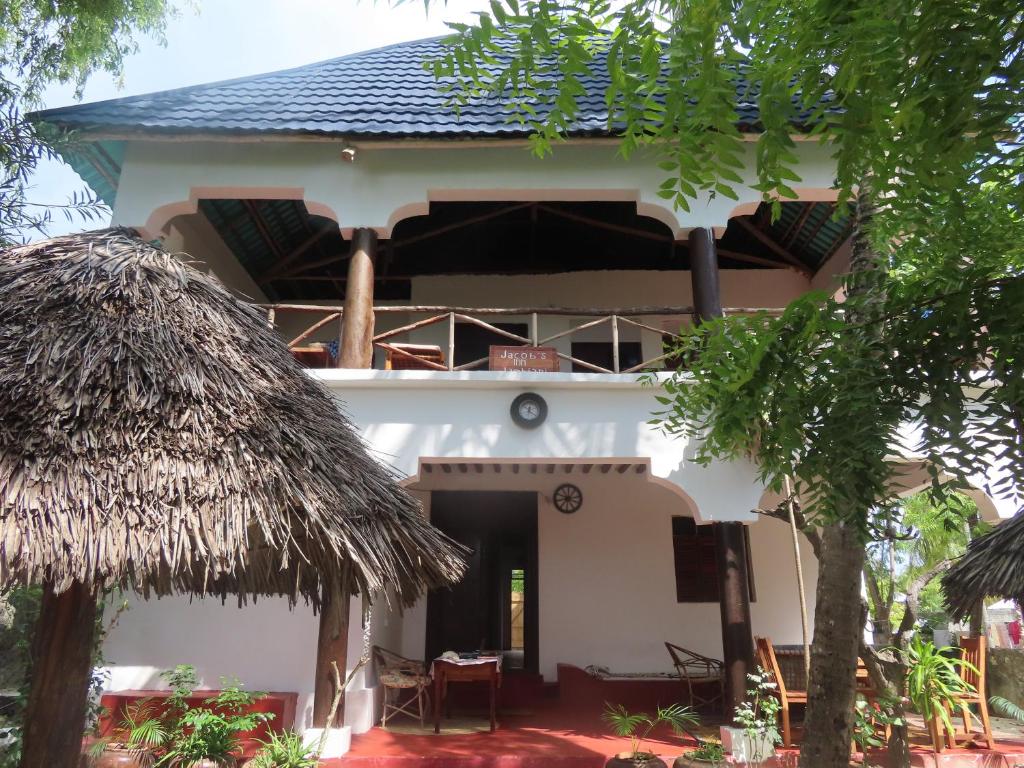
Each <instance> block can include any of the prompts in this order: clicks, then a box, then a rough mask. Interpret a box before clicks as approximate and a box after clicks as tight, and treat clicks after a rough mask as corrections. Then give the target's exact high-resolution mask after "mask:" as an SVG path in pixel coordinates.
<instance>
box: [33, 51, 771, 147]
mask: <svg viewBox="0 0 1024 768" xmlns="http://www.w3.org/2000/svg"><path fill="white" fill-rule="evenodd" d="M441 51H442V45H441V38H432V39H428V40H417V41H414V42H409V43H400V44H398V45H392V46H389V47H387V48H379V49H377V50H373V51H366V52H363V53H356V54H352V55H350V56H342V57H341V58H337V59H330V60H328V61H322V62H318V63H316V64H308V65H306V66H303V67H298V68H296V69H289V70H284V71H280V72H270V73H268V74H263V75H254V76H252V77H244V78H240V79H236V80H226V81H222V82H218V83H208V84H204V85H195V86H190V87H187V88H178V89H175V90H171V91H161V92H158V93H151V94H146V95H142V96H130V97H127V98H121V99H113V100H110V101H101V102H95V103H92V104H81V105H76V106H71V107H62V108H58V109H50V110H46V111H45V112H40V113H37V115H36V117H37V118H39V119H42V120H45V121H47V122H50V123H54V124H57V125H62V126H66V127H70V128H76V129H85V130H88V129H101V130H102V129H106V130H110V131H141V132H174V133H181V132H189V133H192V132H210V131H212V132H223V133H247V132H248V133H279V134H316V135H323V136H336V135H340V136H352V137H355V136H359V137H365V138H371V137H375V138H413V137H420V138H428V137H436V138H445V137H452V138H455V137H471V136H517V135H523V134H525V133H526V131H525V130H524V129H523V127H522V126H520V125H518V124H516V123H510V122H508V119H507V118H508V113H507V111H506V110H505V109H504V108H503V106H502V104H500V103H499V102H498V101H496V100H488V101H479V102H476V103H473V104H470V105H468V106H466V107H464V108H463V109H462V113H461V115H456V114H455V113H454V112H453V111H452V110H450V109H446V108H445V107H444V106H443V97H442V95H441V94H440V93H439V92H438V89H437V83H436V81H435V79H434V77H433V75H432V74H431V73H430V72H428V71H426V70H425V69H424V68H423V62H424V61H425V60H428V59H431V58H434V57H437V56H439V55H440V54H441ZM583 82H584V84H585V85H586V87H587V96H586V97H584V98H582V99H581V100H580V102H579V107H580V115H579V119H578V120H577V122H576V125H575V126H574V128H573V131H572V132H573V133H574V134H576V135H600V134H605V133H607V123H608V110H607V108H606V105H605V99H604V93H605V89H606V88H607V86H608V75H607V72H606V71H605V68H604V66H603V63H602V62H597V63H596V64H595V68H594V71H593V73H592V74H591V76H589V77H586V78H584V79H583ZM744 90H745V89H744ZM737 113H738V115H739V123H740V126H741V127H743V128H746V129H751V128H755V127H756V125H757V122H758V115H757V108H756V105H755V104H754V103H752V102H751V100H750V95H749V94H745V93H744V94H742V95H739V94H738V96H737Z"/></svg>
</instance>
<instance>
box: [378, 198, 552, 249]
mask: <svg viewBox="0 0 1024 768" xmlns="http://www.w3.org/2000/svg"><path fill="white" fill-rule="evenodd" d="M531 205H533V203H517V204H516V205H509V206H506V207H504V208H499V209H498V210H496V211H489V212H488V213H483V214H480V215H479V216H472V217H470V218H468V219H463V220H462V221H456V222H454V223H452V224H445V225H444V226H441V227H437V228H436V229H431V230H427V231H426V232H421V233H420V234H418V235H413V236H412V237H407V238H404V239H402V240H395V241H394V242H393V243H392V247H393V248H402V247H405V246H407V245H412V244H413V243H418V242H421V241H423V240H429V239H430V238H433V237H437V236H438V235H443V234H445V233H447V232H454V231H455V230H457V229H462V228H463V227H469V226H472V225H473V224H480V223H481V222H484V221H490V220H491V219H496V218H498V217H499V216H504V215H505V214H508V213H513V212H514V211H520V210H522V209H523V208H529V207H530V206H531Z"/></svg>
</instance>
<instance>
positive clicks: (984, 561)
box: [942, 509, 1024, 619]
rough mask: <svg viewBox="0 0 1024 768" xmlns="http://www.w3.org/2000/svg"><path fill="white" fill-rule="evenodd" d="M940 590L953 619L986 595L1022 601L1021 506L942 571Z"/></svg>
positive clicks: (1023, 530) (1023, 533)
mask: <svg viewBox="0 0 1024 768" xmlns="http://www.w3.org/2000/svg"><path fill="white" fill-rule="evenodd" d="M942 589H943V592H944V593H945V595H946V605H947V606H948V607H949V610H950V613H951V615H952V616H953V617H954V618H956V619H963V618H965V617H967V616H968V615H969V614H970V613H971V610H972V608H973V607H974V605H975V604H976V603H977V602H978V601H979V600H983V599H984V598H986V597H1001V598H1005V599H1008V600H1016V601H1017V602H1018V603H1020V604H1024V509H1021V510H1019V511H1018V512H1017V514H1016V515H1014V516H1013V517H1012V518H1010V519H1009V520H1007V521H1005V522H1002V523H1000V524H999V525H997V526H996V527H995V528H994V529H993V530H991V531H989V532H988V533H985V534H983V535H981V536H979V537H978V538H976V539H974V540H973V541H972V542H971V543H970V544H969V545H968V547H967V552H965V553H964V555H963V557H961V558H960V559H959V560H958V561H957V562H956V563H955V564H954V565H953V567H952V568H950V569H949V570H948V571H946V573H945V574H943V576H942Z"/></svg>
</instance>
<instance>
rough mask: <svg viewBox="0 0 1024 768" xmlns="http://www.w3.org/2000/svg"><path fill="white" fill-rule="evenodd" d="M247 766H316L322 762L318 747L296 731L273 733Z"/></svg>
mask: <svg viewBox="0 0 1024 768" xmlns="http://www.w3.org/2000/svg"><path fill="white" fill-rule="evenodd" d="M261 743H262V745H263V746H262V747H261V748H260V751H259V752H257V753H256V755H255V756H254V757H253V759H252V760H250V761H249V762H248V763H246V764H245V768H316V767H317V765H319V763H320V758H319V757H318V754H317V749H316V747H315V746H314V745H311V744H306V743H305V742H304V741H303V739H302V736H301V735H299V734H298V733H296V732H295V731H285V732H284V733H271V734H270V737H269V738H268V739H267V740H266V741H264V742H261Z"/></svg>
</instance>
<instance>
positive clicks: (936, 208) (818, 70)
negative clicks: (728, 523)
mask: <svg viewBox="0 0 1024 768" xmlns="http://www.w3.org/2000/svg"><path fill="white" fill-rule="evenodd" d="M491 11H492V12H491V14H486V13H484V14H481V15H480V17H479V21H478V22H477V23H476V24H474V25H457V26H455V35H454V36H453V38H452V39H451V40H450V41H449V49H448V52H447V54H446V56H445V57H444V58H443V59H442V60H440V61H437V62H434V64H433V71H434V73H435V74H436V75H437V76H438V77H439V78H443V82H445V83H447V86H446V87H447V88H448V89H449V92H450V102H451V104H453V105H454V106H455V107H458V106H460V105H461V104H465V103H468V102H470V101H472V100H474V99H478V98H483V97H492V98H493V97H499V98H501V99H502V100H503V101H505V103H507V104H508V105H509V112H510V115H509V116H510V120H514V121H515V120H518V121H520V122H521V123H523V124H525V125H527V126H529V127H530V128H531V129H532V142H533V148H534V151H535V152H537V153H538V154H541V155H543V154H546V153H548V152H550V151H552V150H554V149H555V147H556V144H557V142H558V140H559V139H561V138H563V137H565V136H566V135H567V134H568V133H569V132H571V130H572V126H573V123H574V120H575V118H576V117H577V116H578V114H579V112H580V108H579V104H580V98H581V96H582V95H583V94H584V93H585V91H586V86H585V77H586V75H588V74H589V73H591V72H592V71H594V70H595V69H601V70H604V71H605V72H606V73H607V75H608V77H609V80H610V86H609V88H608V91H607V93H606V99H607V102H608V104H609V107H610V115H611V118H610V127H611V128H612V129H613V130H614V131H616V132H617V133H618V134H619V135H620V137H621V145H620V146H621V150H622V152H623V153H624V154H626V155H627V156H628V155H630V154H631V153H633V152H636V151H638V150H646V151H653V152H657V153H660V154H661V155H662V156H663V166H662V167H663V168H664V169H665V172H666V179H665V184H664V185H663V188H662V196H663V197H665V198H666V199H669V200H671V201H672V202H673V203H674V204H675V205H677V206H680V207H683V208H686V207H688V206H689V205H690V203H691V201H692V200H693V199H694V198H695V197H697V196H698V195H700V194H710V195H725V196H731V195H734V194H735V193H734V191H733V189H732V187H733V185H735V184H737V183H739V182H740V176H739V175H738V174H737V172H736V169H737V168H738V167H740V165H741V164H742V161H741V160H740V158H741V157H742V154H743V147H742V142H743V136H742V135H741V133H740V131H739V129H738V127H737V126H736V124H735V123H736V109H735V101H736V97H737V93H738V92H739V93H741V94H742V95H743V96H744V97H747V98H751V99H754V100H755V101H756V102H757V105H758V109H759V113H760V125H759V126H757V128H758V130H759V131H760V135H759V137H758V140H757V142H756V145H755V156H756V165H757V168H756V170H757V178H758V185H757V188H758V189H759V190H760V191H761V192H762V193H763V195H764V196H765V199H766V200H771V201H772V202H773V204H777V201H778V200H779V199H782V198H786V197H793V196H795V193H794V192H793V189H792V187H793V186H794V182H796V181H798V180H799V172H800V169H799V167H798V165H797V158H796V156H795V153H794V152H793V151H792V149H793V146H794V144H793V142H794V138H793V134H795V133H799V132H806V133H808V134H810V136H811V137H815V138H818V139H819V140H821V141H823V142H826V143H827V144H828V145H829V146H830V147H832V149H833V151H834V153H835V158H836V162H837V185H838V187H839V189H840V190H841V192H842V194H843V196H850V195H852V194H853V193H854V192H855V191H856V195H857V206H856V223H855V228H854V234H853V239H854V243H853V253H854V258H853V260H852V269H851V274H850V275H849V277H848V278H847V283H846V297H847V298H846V301H844V302H839V301H836V300H834V299H831V298H828V297H823V296H807V297H804V298H802V299H800V300H798V301H796V302H794V303H793V304H792V305H791V306H790V307H789V308H787V310H786V312H785V313H784V314H783V315H782V317H780V318H768V317H755V318H730V319H728V320H720V321H714V322H711V323H706V324H704V325H703V326H702V327H700V328H698V329H694V330H693V331H692V332H691V333H690V334H689V335H688V337H687V339H686V341H685V342H684V345H683V347H682V349H681V350H680V355H681V356H682V357H684V358H686V359H691V360H697V361H698V362H699V364H694V365H692V366H690V368H689V371H687V372H686V373H681V374H679V375H677V376H676V378H675V379H674V380H673V381H672V382H670V383H669V384H667V385H666V387H665V390H666V391H665V394H664V396H662V398H661V401H662V403H663V405H664V406H665V410H664V412H663V413H662V414H661V418H662V419H663V420H664V424H665V426H666V428H668V429H669V430H672V431H678V432H683V433H689V434H693V435H696V436H698V437H699V438H701V439H702V440H703V442H702V449H701V450H702V454H701V458H702V459H703V460H705V461H711V460H712V459H716V458H717V459H722V458H730V457H736V456H753V457H754V459H755V461H756V462H757V465H758V467H759V471H760V474H761V479H762V480H763V481H764V482H765V483H766V484H767V485H768V486H770V487H772V488H775V489H779V488H780V487H781V484H782V480H783V478H785V477H787V476H792V477H794V478H795V479H796V485H797V492H798V495H799V496H800V498H802V499H804V500H805V502H806V504H805V511H806V513H807V514H808V515H809V516H810V518H811V519H813V520H814V521H815V524H816V525H818V526H819V527H820V533H821V535H820V547H821V552H822V557H821V569H820V571H819V580H818V594H817V610H816V626H815V638H814V652H813V655H812V673H811V686H812V687H811V690H810V694H809V705H808V713H807V718H808V729H807V731H808V732H807V738H806V739H805V742H804V746H803V749H802V757H801V760H802V763H803V765H804V766H805V767H807V768H809V767H811V766H813V768H825V767H826V766H845V765H846V763H847V758H848V749H849V743H850V738H849V736H850V725H851V712H852V702H853V689H854V670H855V665H856V658H857V653H858V646H859V643H858V635H859V631H860V622H859V621H858V620H857V617H858V614H859V611H858V606H859V603H860V595H859V593H858V591H857V589H855V588H854V587H853V585H855V584H857V583H859V577H860V573H861V570H862V567H863V563H864V557H865V546H866V543H867V542H868V541H869V540H870V527H869V520H870V516H871V512H872V510H875V509H877V508H878V507H879V506H880V505H882V506H884V505H886V504H888V503H890V502H891V501H892V494H893V492H892V486H893V480H894V476H895V473H896V467H895V464H894V462H893V461H892V460H891V457H892V456H893V454H894V452H896V453H898V452H900V451H902V450H903V449H904V448H905V447H906V445H905V443H906V442H907V441H906V439H905V436H904V435H903V426H905V425H907V424H910V425H912V426H915V427H917V428H918V429H917V435H916V437H915V438H914V439H913V440H912V441H911V442H913V443H915V444H914V448H916V449H917V450H918V451H919V452H920V453H921V454H923V455H924V457H925V459H926V461H927V463H928V465H929V466H930V467H932V468H933V470H934V472H935V478H936V483H935V488H934V491H935V493H936V495H937V496H938V497H941V495H942V493H943V492H944V490H945V487H946V486H950V484H944V483H940V482H939V480H938V478H939V477H940V470H941V473H942V475H943V476H945V477H948V478H950V479H951V481H952V482H951V487H956V486H957V485H964V484H965V483H966V478H967V477H968V476H969V475H971V474H972V473H974V472H975V471H976V470H977V469H978V468H979V466H981V465H982V463H985V462H995V463H998V464H1000V465H1002V470H1003V472H1004V478H1005V483H1004V484H1005V485H1011V484H1012V483H1013V482H1015V481H1020V480H1021V479H1022V478H1024V472H1022V465H1024V462H1022V458H1021V446H1020V439H1019V423H1020V422H1019V420H1020V410H1019V403H1021V402H1024V400H1022V399H1021V395H1022V394H1024V393H1022V392H1021V376H1020V368H1019V366H1020V360H1019V353H1018V352H1017V351H1015V349H1014V347H1013V346H1012V344H1014V343H1015V344H1018V346H1017V349H1020V348H1021V347H1020V346H1019V342H1020V341H1022V340H1024V339H1022V338H1021V331H1022V329H1021V325H1020V320H1019V319H1018V318H1015V317H1012V311H1011V310H1010V306H1011V304H1012V302H1013V301H1014V300H1018V301H1019V300H1020V299H1021V298H1024V296H1022V286H1021V283H1020V279H1019V275H1020V267H1021V246H1020V243H1021V235H1022V234H1024V233H1022V231H1021V219H1020V215H1019V214H1020V205H1021V192H1020V186H1019V185H1018V183H1017V174H1018V173H1019V172H1020V171H1021V170H1022V167H1021V152H1022V144H1021V143H1019V142H1017V141H1016V138H1017V137H1018V136H1019V134H1020V132H1021V127H1022V117H1021V116H1022V115H1024V103H1022V102H1024V99H1022V84H1024V78H1022V77H1021V75H1022V67H1024V60H1022V57H1021V52H1022V45H1024V17H1022V10H1021V8H1020V6H1019V4H1017V3H1012V2H1009V1H1008V0H979V1H976V2H971V3H964V2H956V1H955V0H948V1H945V2H935V1H934V0H895V2H890V0H868V1H867V2H863V3H857V4H850V3H844V2H835V0H803V1H801V0H749V1H748V2H743V0H737V1H736V2H722V1H721V0H653V2H644V1H643V0H626V2H624V3H616V4H614V5H612V4H610V3H608V2H605V0H583V1H573V0H561V1H559V0H526V1H525V2H518V0H493V2H492V4H491ZM776 210H777V207H776ZM1011 342H1012V343H1011ZM698 356H699V358H698ZM979 363H980V366H981V371H980V372H977V371H976V369H977V367H978V365H979ZM1015 425H1017V426H1015Z"/></svg>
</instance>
